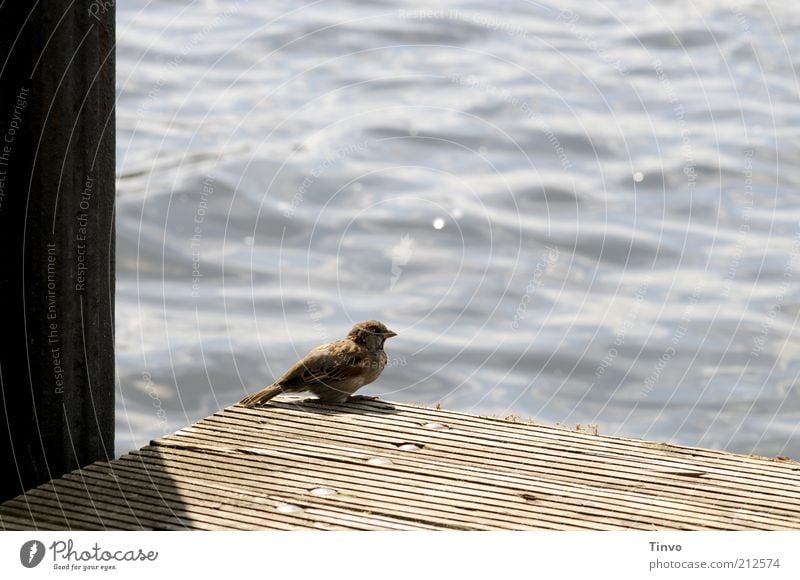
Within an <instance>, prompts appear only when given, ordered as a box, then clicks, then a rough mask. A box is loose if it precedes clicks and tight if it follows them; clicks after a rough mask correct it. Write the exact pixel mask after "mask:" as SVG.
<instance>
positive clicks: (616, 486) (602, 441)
mask: <svg viewBox="0 0 800 580" xmlns="http://www.w3.org/2000/svg"><path fill="white" fill-rule="evenodd" d="M33 528H37V529H43V530H45V529H73V530H78V529H175V530H183V529H233V530H247V529H276V530H292V529H320V530H322V529H331V530H352V529H356V530H412V529H413V530H433V529H456V530H501V529H505V530H522V529H552V530H666V529H678V530H699V529H706V530H776V529H800V464H798V463H797V462H794V461H790V460H781V459H769V458H764V457H752V456H743V455H734V454H731V453H724V452H720V451H712V450H707V449H696V448H689V447H679V446H674V445H666V444H662V443H654V442H649V441H640V440H632V439H621V438H615V437H604V436H598V435H592V434H589V433H584V432H576V431H570V430H567V429H562V428H557V427H548V426H543V425H534V424H527V423H520V422H513V421H506V420H502V419H496V418H487V417H476V416H473V415H468V414H464V413H455V412H450V411H443V410H437V409H431V408H422V407H413V406H408V405H400V404H396V403H387V402H384V401H368V402H358V403H349V404H344V405H325V404H321V403H318V402H316V401H303V402H298V401H296V400H295V401H287V400H286V399H284V400H282V401H275V402H273V403H271V404H270V405H268V406H265V407H262V408H260V409H245V408H242V407H230V408H228V409H225V410H223V411H221V412H219V413H216V414H214V415H212V416H210V417H208V418H206V419H204V420H202V421H200V422H199V423H197V424H195V425H192V426H191V427H187V428H185V429H182V430H180V431H178V432H177V433H174V434H172V435H169V436H167V437H163V438H161V439H158V440H156V441H153V442H152V443H151V444H150V445H148V446H147V447H144V448H143V449H140V450H138V451H135V452H132V453H128V454H127V455H124V456H122V457H121V458H119V459H116V460H114V461H111V462H97V463H94V464H92V465H90V466H88V467H86V468H85V469H80V470H77V471H74V472H72V473H69V474H67V475H66V476H64V477H63V478H61V479H57V480H54V481H51V482H49V483H47V484H45V485H42V486H40V487H37V488H35V489H32V490H30V491H29V492H28V493H26V494H25V495H22V496H19V497H16V498H14V499H13V500H11V501H8V502H6V503H5V504H2V505H0V529H8V530H12V529H33Z"/></svg>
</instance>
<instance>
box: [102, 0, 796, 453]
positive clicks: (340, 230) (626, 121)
mask: <svg viewBox="0 0 800 580" xmlns="http://www.w3.org/2000/svg"><path fill="white" fill-rule="evenodd" d="M791 6H792V4H791V3H788V2H786V3H767V2H763V1H757V0H753V1H742V2H733V3H731V2H726V1H723V0H708V1H702V0H701V1H693V2H672V1H669V2H668V1H657V2H650V3H638V2H635V3H630V2H622V1H616V0H603V1H600V2H594V3H583V2H577V1H567V2H558V3H539V2H527V1H504V2H489V1H488V0H487V1H469V0H459V1H451V2H441V3H437V4H436V7H435V8H431V5H430V4H429V3H423V2H413V1H403V2H382V1H378V0H375V1H370V2H363V1H358V2H357V1H353V2H348V1H327V0H322V1H315V2H314V1H312V2H308V3H297V2H278V1H271V2H256V1H255V0H251V1H245V0H238V1H233V0H225V1H223V0H219V1H205V2H203V1H194V2H190V1H179V0H164V1H160V2H151V1H144V0H120V1H119V2H118V5H117V19H118V23H117V27H118V51H117V85H118V86H117V99H118V101H117V172H118V205H117V237H118V241H117V243H118V249H117V306H116V349H117V365H118V376H117V417H118V419H117V451H118V452H119V453H121V452H125V451H127V450H129V449H131V448H133V447H136V446H140V445H143V444H146V443H147V442H148V441H149V440H150V439H152V438H153V437H156V436H159V435H161V434H163V433H167V432H171V431H173V430H176V429H178V428H180V427H182V426H184V425H186V424H188V423H190V422H193V421H196V420H198V419H200V418H202V417H205V416H207V415H209V414H211V413H213V412H215V411H217V410H218V409H220V408H222V407H224V406H227V405H230V404H232V403H233V402H235V401H237V400H239V399H240V398H241V397H242V396H243V395H244V394H245V393H246V392H249V391H253V390H256V389H258V388H260V387H262V386H263V385H265V384H268V383H270V382H271V381H272V379H274V378H276V377H277V376H279V375H280V374H281V373H283V371H284V370H286V368H287V367H288V366H289V365H291V364H292V363H294V362H295V361H296V360H297V359H298V358H299V357H300V356H302V355H303V354H304V353H305V352H307V351H308V350H309V349H310V348H312V347H314V346H316V345H318V344H320V343H322V342H326V341H329V340H333V339H336V338H342V337H343V336H344V335H345V334H346V332H347V331H348V330H349V328H350V326H351V325H352V323H353V322H355V321H359V320H362V319H367V318H377V319H380V320H382V321H383V322H385V323H386V324H387V325H388V326H389V327H390V328H392V329H393V330H395V331H396V332H398V334H399V336H398V337H397V338H393V339H391V340H390V341H389V342H388V343H387V351H388V354H389V357H390V364H389V366H388V367H387V368H386V370H385V371H384V373H383V375H382V376H381V378H380V379H379V380H378V381H377V382H375V383H373V384H372V385H370V386H368V387H366V388H365V389H364V390H363V391H362V392H364V393H365V394H372V395H379V396H381V397H382V398H385V399H387V400H391V401H398V402H406V403H419V404H425V405H433V404H436V403H441V405H442V407H444V408H448V409H454V410H459V411H466V412H472V413H479V414H484V415H496V416H501V417H505V416H508V415H516V416H519V417H522V418H526V419H527V418H532V419H533V420H535V421H537V422H541V423H546V424H561V425H565V426H567V427H570V428H574V427H575V426H576V425H577V424H581V425H582V426H585V425H587V424H594V425H597V428H598V430H599V432H600V433H601V434H605V435H617V436H625V437H637V438H639V437H641V438H647V439H655V440H661V441H668V442H674V443H680V444H685V445H691V446H701V447H712V448H717V449H725V450H730V451H735V452H742V453H755V454H761V455H769V456H775V455H788V456H792V457H795V458H800V432H798V422H800V388H799V387H798V386H797V383H798V372H800V356H799V355H800V337H799V336H798V315H799V314H800V288H798V285H797V283H796V279H797V276H798V275H800V261H799V260H798V253H799V252H800V190H799V189H798V188H799V186H800V166H799V164H800V139H798V135H800V107H798V95H799V94H800V84H799V83H798V77H797V69H796V67H795V63H796V59H797V58H798V55H800V12H798V11H797V10H794V9H792V7H791Z"/></svg>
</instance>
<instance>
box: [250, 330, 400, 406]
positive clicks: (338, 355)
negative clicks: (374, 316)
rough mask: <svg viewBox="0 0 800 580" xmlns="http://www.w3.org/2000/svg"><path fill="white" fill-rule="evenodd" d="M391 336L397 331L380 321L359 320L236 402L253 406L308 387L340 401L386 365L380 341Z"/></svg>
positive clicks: (336, 401) (366, 383)
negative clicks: (265, 384) (258, 389)
mask: <svg viewBox="0 0 800 580" xmlns="http://www.w3.org/2000/svg"><path fill="white" fill-rule="evenodd" d="M393 336H397V334H396V333H395V332H392V331H391V330H389V329H388V328H386V326H385V325H384V324H383V323H382V322H378V321H377V320H365V321H363V322H359V323H358V324H356V325H355V326H353V328H352V330H350V333H349V334H348V335H347V338H345V339H342V340H337V341H334V342H331V343H329V344H323V345H321V346H318V347H317V348H315V349H314V350H312V351H311V352H309V353H308V354H307V355H306V356H304V357H303V358H302V359H301V360H299V361H298V362H296V363H295V364H294V365H293V366H292V367H291V368H290V369H289V370H288V371H286V372H285V373H284V375H283V376H282V377H281V378H279V379H278V380H277V381H275V382H274V383H272V384H271V385H269V386H267V387H264V388H263V389H261V390H260V391H258V392H257V393H253V394H252V395H249V396H247V397H245V398H244V399H242V400H241V401H240V404H241V405H244V406H245V407H254V406H256V405H260V404H262V403H266V402H267V401H269V400H270V399H271V398H272V397H274V396H276V395H279V394H281V393H301V392H303V391H309V392H311V393H313V394H315V395H316V396H317V397H319V398H320V399H322V400H323V401H328V402H332V403H343V402H344V401H346V400H347V399H348V398H349V397H350V396H351V395H352V394H353V393H355V392H356V391H357V390H358V389H360V388H361V387H363V386H364V385H368V384H369V383H371V382H373V381H374V380H375V379H377V378H378V377H379V376H380V374H381V372H382V371H383V368H384V367H385V366H386V353H385V352H383V343H384V342H385V341H386V339H387V338H391V337H393Z"/></svg>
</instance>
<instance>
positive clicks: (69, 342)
mask: <svg viewBox="0 0 800 580" xmlns="http://www.w3.org/2000/svg"><path fill="white" fill-rule="evenodd" d="M0 67H2V69H1V70H0V256H2V261H0V454H1V455H0V500H4V499H8V498H9V497H13V496H15V495H18V494H19V493H21V492H22V491H23V490H26V489H28V488H30V487H32V486H35V485H38V484H41V483H43V482H45V481H47V480H49V479H51V478H53V477H58V476H60V475H62V474H63V473H65V472H67V471H70V470H72V469H75V468H77V467H79V466H82V465H86V464H87V463H91V462H92V461H96V460H98V459H106V458H112V457H113V454H114V384H115V380H114V343H113V328H114V326H113V325H114V250H115V248H114V131H115V126H114V7H113V0H96V1H92V2H89V1H87V2H72V1H71V0H47V1H46V2H26V1H16V0H14V1H10V2H2V3H0Z"/></svg>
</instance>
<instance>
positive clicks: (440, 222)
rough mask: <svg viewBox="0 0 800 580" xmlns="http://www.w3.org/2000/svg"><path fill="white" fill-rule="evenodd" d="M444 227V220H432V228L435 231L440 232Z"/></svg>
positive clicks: (438, 218)
mask: <svg viewBox="0 0 800 580" xmlns="http://www.w3.org/2000/svg"><path fill="white" fill-rule="evenodd" d="M443 227H444V219H442V218H440V217H437V218H436V219H435V220H433V228H434V229H436V230H440V229H442V228H443Z"/></svg>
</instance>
